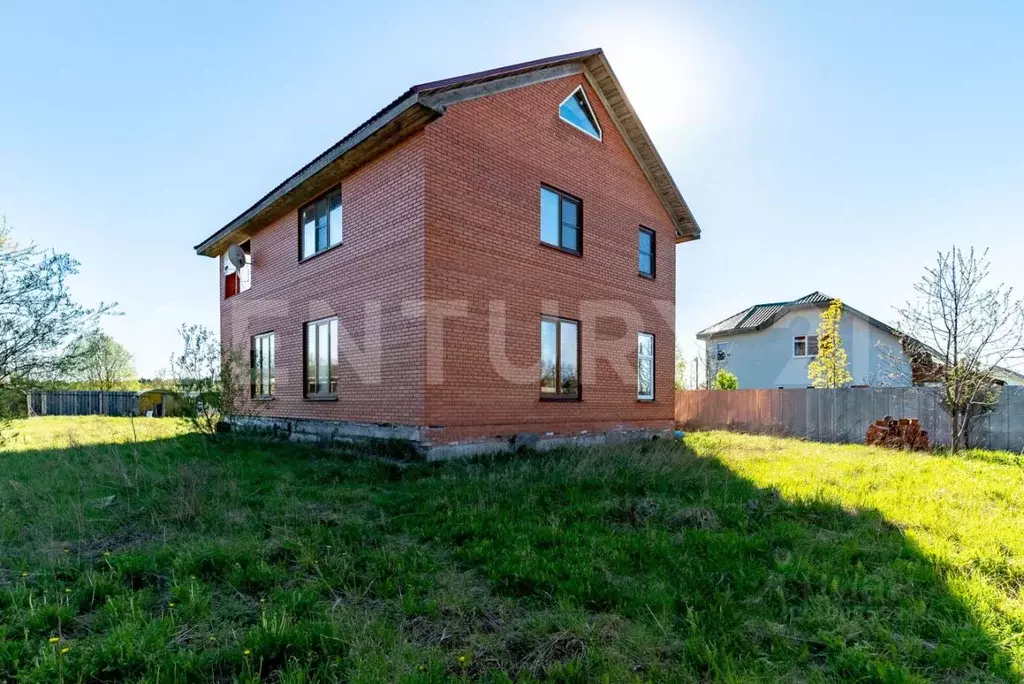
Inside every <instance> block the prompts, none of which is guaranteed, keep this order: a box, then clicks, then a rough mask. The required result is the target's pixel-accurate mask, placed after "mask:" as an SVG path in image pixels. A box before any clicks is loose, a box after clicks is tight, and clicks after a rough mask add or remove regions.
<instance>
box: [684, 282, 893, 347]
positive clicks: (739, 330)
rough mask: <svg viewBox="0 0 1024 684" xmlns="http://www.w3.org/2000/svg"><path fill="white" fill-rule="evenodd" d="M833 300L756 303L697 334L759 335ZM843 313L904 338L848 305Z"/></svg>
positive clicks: (818, 296) (813, 296) (810, 297)
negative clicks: (797, 311)
mask: <svg viewBox="0 0 1024 684" xmlns="http://www.w3.org/2000/svg"><path fill="white" fill-rule="evenodd" d="M831 301H832V297H829V296H828V295H827V294H824V293H822V292H818V291H815V292H812V293H810V294H807V295H804V296H803V297H800V298H799V299H794V300H792V301H789V302H771V303H768V304H755V305H754V306H752V307H750V308H747V309H744V310H743V311H740V312H739V313H737V314H733V315H732V316H729V318H726V319H725V320H723V321H719V322H718V323H715V324H714V325H711V326H708V327H707V328H704V329H703V330H701V331H700V332H699V333H697V339H698V340H709V339H711V338H713V337H726V336H728V335H741V334H743V333H751V332H758V331H760V330H764V329H765V328H770V327H771V326H772V325H773V324H774V323H775V321H777V320H778V319H779V318H781V317H782V316H784V315H786V314H787V313H789V312H790V311H793V310H794V309H800V308H803V307H810V306H813V307H816V308H819V309H824V308H825V307H826V306H828V304H829V302H831ZM843 310H844V311H849V312H850V313H852V314H854V315H856V316H860V317H861V318H863V319H864V320H866V321H867V322H868V323H870V324H871V325H873V326H875V327H877V328H881V329H882V330H884V331H885V332H887V333H889V334H890V335H895V336H896V337H900V338H901V339H902V338H903V337H905V335H903V334H902V333H900V332H899V331H898V330H896V329H895V328H893V327H892V326H890V325H887V324H885V323H883V322H881V321H880V320H878V319H876V318H872V317H871V316H868V315H867V314H866V313H863V312H861V311H858V310H857V309H854V308H853V307H852V306H850V305H849V304H846V303H845V302H844V303H843Z"/></svg>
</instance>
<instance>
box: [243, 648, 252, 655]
mask: <svg viewBox="0 0 1024 684" xmlns="http://www.w3.org/2000/svg"><path fill="white" fill-rule="evenodd" d="M250 653H252V651H250V650H249V649H245V650H244V651H242V655H249V654H250Z"/></svg>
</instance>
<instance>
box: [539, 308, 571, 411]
mask: <svg viewBox="0 0 1024 684" xmlns="http://www.w3.org/2000/svg"><path fill="white" fill-rule="evenodd" d="M579 351H580V328H579V323H577V322H576V321H572V320H569V319H565V318H555V317H553V316H544V317H542V318H541V321H540V394H541V397H542V398H563V399H578V398H579V396H580V371H579V367H580V363H579V361H580V359H579Z"/></svg>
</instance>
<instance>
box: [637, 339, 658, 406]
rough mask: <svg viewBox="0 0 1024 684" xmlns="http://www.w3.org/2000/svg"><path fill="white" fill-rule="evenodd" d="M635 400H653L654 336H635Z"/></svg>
mask: <svg viewBox="0 0 1024 684" xmlns="http://www.w3.org/2000/svg"><path fill="white" fill-rule="evenodd" d="M636 398H637V399H648V400H649V399H654V335H652V334H650V333H644V332H642V333H638V334H637V336H636Z"/></svg>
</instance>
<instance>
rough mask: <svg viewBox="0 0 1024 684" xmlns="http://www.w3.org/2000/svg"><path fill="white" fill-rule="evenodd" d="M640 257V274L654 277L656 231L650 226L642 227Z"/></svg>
mask: <svg viewBox="0 0 1024 684" xmlns="http://www.w3.org/2000/svg"><path fill="white" fill-rule="evenodd" d="M638 248H639V257H640V275H642V276H644V277H646V278H653V277H654V254H655V252H654V250H655V241H654V231H653V230H651V229H650V228H643V227H641V228H640V233H639V245H638Z"/></svg>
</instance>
